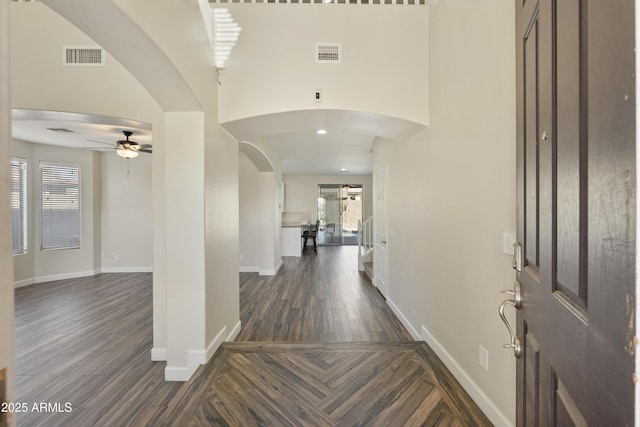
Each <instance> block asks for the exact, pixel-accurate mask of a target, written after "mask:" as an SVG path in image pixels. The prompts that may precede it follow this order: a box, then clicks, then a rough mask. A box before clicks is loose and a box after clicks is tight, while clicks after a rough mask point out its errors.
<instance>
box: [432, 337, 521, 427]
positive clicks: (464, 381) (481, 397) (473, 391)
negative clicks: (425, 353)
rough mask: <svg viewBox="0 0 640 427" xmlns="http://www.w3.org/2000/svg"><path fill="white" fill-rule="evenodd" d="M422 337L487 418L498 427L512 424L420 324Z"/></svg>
mask: <svg viewBox="0 0 640 427" xmlns="http://www.w3.org/2000/svg"><path fill="white" fill-rule="evenodd" d="M422 339H424V340H425V341H426V342H427V344H428V345H429V347H431V348H432V349H433V351H434V352H435V353H436V354H437V355H438V357H439V358H440V360H442V362H443V363H444V364H445V366H446V367H447V368H448V369H449V370H450V371H451V373H452V374H453V376H454V377H456V380H458V382H459V383H460V385H461V386H462V387H463V388H464V389H465V390H466V392H467V393H469V395H470V396H471V398H472V399H473V401H474V402H476V404H477V405H478V406H479V407H480V409H482V412H484V413H485V415H486V416H487V417H488V418H489V420H490V421H491V422H492V423H493V424H494V425H495V426H498V427H512V426H513V424H512V423H511V422H510V421H509V419H508V418H507V417H506V416H505V415H504V414H503V413H502V411H500V409H498V407H497V406H496V405H495V404H494V403H493V402H492V401H491V399H489V397H488V396H487V395H486V394H484V392H483V391H482V389H481V388H480V387H478V385H477V384H476V383H475V382H474V381H473V380H472V379H471V377H470V376H469V374H467V373H466V371H465V370H464V369H462V367H461V366H460V365H459V364H458V362H456V361H455V359H454V358H453V357H452V356H451V354H449V352H448V351H447V350H446V349H445V348H444V347H443V346H442V345H441V344H440V343H439V342H438V340H437V339H436V338H435V337H434V336H433V335H431V333H430V332H429V331H428V330H427V328H426V327H425V326H424V325H422Z"/></svg>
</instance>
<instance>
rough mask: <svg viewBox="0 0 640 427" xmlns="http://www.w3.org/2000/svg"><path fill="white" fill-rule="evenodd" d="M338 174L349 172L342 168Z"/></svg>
mask: <svg viewBox="0 0 640 427" xmlns="http://www.w3.org/2000/svg"><path fill="white" fill-rule="evenodd" d="M340 172H343V173H344V172H349V170H348V169H345V168H342V169H340Z"/></svg>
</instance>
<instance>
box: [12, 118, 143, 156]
mask: <svg viewBox="0 0 640 427" xmlns="http://www.w3.org/2000/svg"><path fill="white" fill-rule="evenodd" d="M51 129H58V131H54V130H51ZM61 129H65V130H67V131H70V132H67V131H61ZM125 130H128V131H131V132H133V135H132V136H131V137H130V139H131V140H132V141H135V142H137V143H139V144H151V143H152V141H151V139H152V138H151V125H150V124H148V123H144V122H138V121H135V120H127V119H120V118H115V117H107V116H98V115H93V114H77V113H66V112H59V111H41V110H17V109H14V110H12V122H11V136H12V137H13V138H14V139H19V140H22V141H28V142H35V143H39V144H49V145H57V146H61V147H69V148H78V149H89V150H100V151H109V150H112V149H113V150H115V148H116V142H117V141H118V140H123V139H125V136H124V135H123V133H122V131H125Z"/></svg>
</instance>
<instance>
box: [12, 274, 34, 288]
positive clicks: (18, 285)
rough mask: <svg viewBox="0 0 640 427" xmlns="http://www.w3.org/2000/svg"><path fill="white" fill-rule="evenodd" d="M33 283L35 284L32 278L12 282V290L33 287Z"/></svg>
mask: <svg viewBox="0 0 640 427" xmlns="http://www.w3.org/2000/svg"><path fill="white" fill-rule="evenodd" d="M34 283H36V279H34V278H33V277H32V278H30V279H25V280H18V281H17V282H13V287H14V288H21V287H23V286H29V285H33V284H34Z"/></svg>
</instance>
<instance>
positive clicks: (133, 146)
mask: <svg viewBox="0 0 640 427" xmlns="http://www.w3.org/2000/svg"><path fill="white" fill-rule="evenodd" d="M122 133H123V134H124V136H125V138H126V139H125V140H120V141H118V142H117V144H118V146H117V147H116V153H118V155H119V156H121V157H124V158H125V159H133V158H134V157H138V153H151V145H150V144H143V145H140V144H138V143H137V142H135V141H129V137H130V136H131V135H133V132H131V131H128V130H123V131H122Z"/></svg>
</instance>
